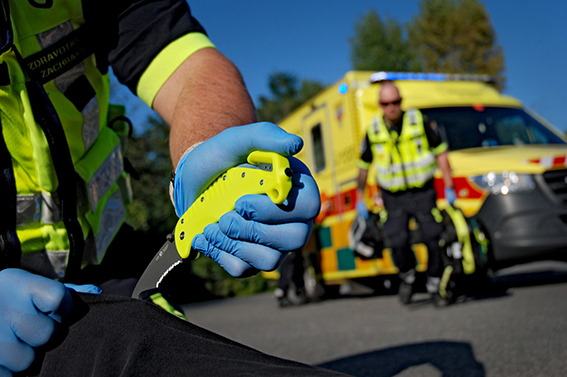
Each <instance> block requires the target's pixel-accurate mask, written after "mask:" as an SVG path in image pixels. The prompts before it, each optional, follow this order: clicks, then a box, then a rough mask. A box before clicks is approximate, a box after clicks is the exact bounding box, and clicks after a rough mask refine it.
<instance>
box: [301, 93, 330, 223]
mask: <svg viewBox="0 0 567 377" xmlns="http://www.w3.org/2000/svg"><path fill="white" fill-rule="evenodd" d="M301 133H302V137H303V140H304V142H305V160H306V162H307V164H308V166H309V168H310V169H311V173H312V174H313V177H314V178H315V180H316V181H317V184H318V185H319V190H320V192H321V197H322V201H325V200H327V199H329V200H333V199H334V198H335V196H336V194H337V182H336V174H335V161H334V151H333V135H332V129H331V124H330V113H329V106H328V105H327V103H325V104H323V105H321V106H319V107H316V108H314V109H313V110H312V111H311V112H310V113H309V114H307V115H306V116H305V117H304V118H303V120H302V127H301ZM333 206H334V204H333ZM328 210H329V212H331V213H333V212H335V213H336V211H337V208H331V209H328Z"/></svg>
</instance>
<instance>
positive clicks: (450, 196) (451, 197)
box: [445, 187, 457, 205]
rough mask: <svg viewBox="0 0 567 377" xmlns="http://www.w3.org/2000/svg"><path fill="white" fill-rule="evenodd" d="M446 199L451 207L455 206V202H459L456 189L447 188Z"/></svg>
mask: <svg viewBox="0 0 567 377" xmlns="http://www.w3.org/2000/svg"><path fill="white" fill-rule="evenodd" d="M445 199H446V200H447V203H449V204H450V205H453V204H455V200H457V193H456V192H455V189H454V188H452V187H445Z"/></svg>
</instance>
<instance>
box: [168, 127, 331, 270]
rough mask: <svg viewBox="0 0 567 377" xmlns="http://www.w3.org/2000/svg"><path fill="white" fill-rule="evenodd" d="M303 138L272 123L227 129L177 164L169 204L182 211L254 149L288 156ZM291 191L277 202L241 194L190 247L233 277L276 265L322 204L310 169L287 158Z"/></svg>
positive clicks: (303, 236)
mask: <svg viewBox="0 0 567 377" xmlns="http://www.w3.org/2000/svg"><path fill="white" fill-rule="evenodd" d="M302 147H303V140H302V139H301V138H300V137H299V136H296V135H293V134H289V133H287V132H285V131H284V130H283V129H281V128H280V127H278V126H276V125H275V124H272V123H266V122H262V123H254V124H250V125H246V126H240V127H232V128H229V129H227V130H225V131H223V132H221V133H220V134H218V135H216V136H214V137H212V138H211V139H209V140H207V141H205V142H204V143H202V144H200V145H199V146H197V147H196V148H195V149H194V150H193V151H191V152H190V153H189V154H187V155H185V156H184V157H183V158H182V159H181V161H180V162H179V164H178V166H177V169H176V172H175V184H174V187H175V188H174V202H175V208H176V211H177V214H178V215H181V214H183V213H184V212H185V211H186V210H187V209H188V208H189V207H190V206H191V204H192V203H193V202H194V200H195V199H196V198H197V197H198V195H199V194H200V193H201V192H202V191H203V190H204V189H205V188H206V187H207V186H208V185H210V184H211V183H212V182H213V181H214V179H216V178H217V177H218V176H219V175H220V174H221V173H223V172H224V171H225V170H227V169H228V168H231V167H234V166H237V165H239V164H241V163H244V162H246V159H247V157H248V154H250V152H252V151H254V150H265V151H272V152H276V153H279V154H281V155H284V156H292V155H294V154H296V153H297V152H299V151H300V150H301V148H302ZM290 167H291V169H292V170H293V177H292V185H293V186H292V189H291V190H290V192H289V194H288V197H287V199H286V201H285V202H284V203H283V204H282V205H276V204H274V203H273V202H272V201H271V200H270V199H269V197H268V196H266V195H245V196H243V197H242V198H240V199H239V200H237V201H236V203H235V210H234V211H231V212H228V213H226V214H225V215H224V216H222V217H221V219H220V221H219V222H218V223H217V224H211V225H209V226H207V227H206V228H205V230H204V232H203V234H202V235H198V236H196V237H195V238H194V239H193V244H192V246H193V248H194V249H195V250H197V251H199V252H201V253H202V254H204V255H205V256H208V257H210V258H212V259H213V260H215V261H216V262H217V263H219V265H221V267H223V268H224V269H225V270H226V271H227V272H228V273H229V274H231V275H232V276H235V277H245V276H250V275H253V274H255V273H257V272H258V270H263V271H270V270H273V269H275V268H277V267H278V265H279V264H280V263H281V262H282V261H283V259H284V258H285V256H286V255H287V252H288V251H294V250H298V249H301V248H302V247H303V246H304V245H305V244H306V243H307V240H308V238H309V235H310V233H311V227H312V220H313V219H314V218H315V217H316V216H317V214H318V213H319V210H320V206H321V200H320V196H319V189H318V188H317V184H316V183H315V180H314V179H313V177H312V176H311V173H310V172H309V169H308V168H307V167H306V166H305V165H304V164H303V163H301V162H300V161H299V160H297V159H295V158H290Z"/></svg>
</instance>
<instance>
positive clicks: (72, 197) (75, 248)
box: [26, 81, 85, 282]
mask: <svg viewBox="0 0 567 377" xmlns="http://www.w3.org/2000/svg"><path fill="white" fill-rule="evenodd" d="M26 88H27V91H28V96H29V99H30V103H31V105H32V109H33V113H34V118H35V121H36V122H37V123H38V124H39V126H40V127H41V129H42V130H43V133H44V134H45V137H46V140H47V144H48V145H49V150H50V153H51V158H52V160H53V165H54V166H55V173H56V175H57V182H58V185H57V198H59V201H60V205H61V215H62V220H63V223H64V224H65V228H66V229H67V236H68V238H69V249H70V250H69V258H68V263H67V270H66V273H65V280H66V281H67V282H72V281H73V279H74V278H75V276H76V274H77V273H78V272H79V270H80V268H81V263H82V260H83V251H84V244H85V242H84V239H83V230H82V228H81V226H80V225H79V221H78V220H77V181H78V180H77V175H76V173H75V168H74V167H73V161H72V159H71V152H70V151H69V146H68V144H67V138H66V137H65V133H64V131H63V126H62V125H61V122H60V120H59V117H58V116H57V112H56V111H55V109H54V108H53V105H52V103H51V101H50V100H49V97H48V95H47V93H46V92H45V89H44V88H43V86H42V85H41V84H39V83H38V82H35V81H30V82H27V83H26Z"/></svg>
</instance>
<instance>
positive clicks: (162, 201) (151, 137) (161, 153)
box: [126, 118, 177, 251]
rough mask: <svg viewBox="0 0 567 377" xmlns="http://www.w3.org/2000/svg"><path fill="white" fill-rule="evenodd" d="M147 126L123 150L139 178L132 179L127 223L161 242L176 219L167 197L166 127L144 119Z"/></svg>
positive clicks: (167, 149)
mask: <svg viewBox="0 0 567 377" xmlns="http://www.w3.org/2000/svg"><path fill="white" fill-rule="evenodd" d="M148 123H149V124H150V126H149V127H147V129H146V131H144V132H143V133H142V134H140V135H135V136H134V137H132V139H131V140H130V141H129V143H128V147H127V150H126V156H127V157H128V159H129V160H130V161H131V163H132V165H133V167H134V169H135V170H136V172H137V174H138V175H139V179H137V180H132V191H133V192H134V200H133V202H132V204H130V205H129V206H128V219H127V221H128V222H129V223H130V225H132V226H133V227H134V228H135V229H138V230H142V231H146V232H152V233H154V234H156V235H157V236H158V237H162V238H163V239H165V236H166V235H167V234H168V233H169V232H171V230H172V229H173V227H174V226H175V222H176V220H177V216H176V215H175V210H174V209H173V205H172V204H171V201H170V199H169V194H168V187H169V179H170V177H171V169H172V166H171V160H170V157H169V142H168V137H169V127H168V126H167V124H166V123H165V122H163V121H161V120H158V119H155V118H150V119H148ZM156 251H157V250H156Z"/></svg>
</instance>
